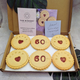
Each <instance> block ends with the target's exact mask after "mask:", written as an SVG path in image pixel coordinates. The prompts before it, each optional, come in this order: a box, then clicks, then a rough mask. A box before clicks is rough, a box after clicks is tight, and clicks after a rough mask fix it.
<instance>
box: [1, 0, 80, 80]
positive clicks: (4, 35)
mask: <svg viewBox="0 0 80 80" xmlns="http://www.w3.org/2000/svg"><path fill="white" fill-rule="evenodd" d="M0 10H1V11H2V15H3V22H2V25H1V28H0V63H1V60H2V57H3V54H4V51H5V48H6V44H7V41H8V38H9V35H10V33H11V31H10V30H9V28H8V17H7V2H6V0H0ZM70 34H71V37H72V42H73V45H74V47H75V49H80V45H79V44H80V40H79V39H80V0H73V11H72V22H71V30H70ZM5 79H6V80H17V79H19V80H26V79H27V80H32V79H33V80H37V79H38V80H39V79H40V80H44V79H46V80H53V77H52V76H50V75H49V74H48V73H10V72H0V80H5Z"/></svg>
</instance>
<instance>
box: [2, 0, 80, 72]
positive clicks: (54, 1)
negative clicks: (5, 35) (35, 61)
mask: <svg viewBox="0 0 80 80" xmlns="http://www.w3.org/2000/svg"><path fill="white" fill-rule="evenodd" d="M72 2H73V1H72V0H60V1H59V0H47V9H57V10H58V14H57V20H61V34H62V35H67V36H68V38H69V40H70V51H71V54H72V56H73V58H74V69H75V70H74V71H78V70H79V69H80V68H79V64H78V61H77V57H76V54H75V50H74V47H73V43H72V40H71V36H70V33H69V32H70V26H71V17H72ZM7 10H8V24H9V29H10V30H11V31H12V32H11V34H10V37H9V40H8V43H7V46H6V49H5V52H4V55H3V59H2V62H1V66H0V70H1V71H6V70H5V67H6V56H7V55H8V54H9V52H10V49H11V40H12V38H13V37H14V35H17V34H19V25H18V14H17V13H16V12H15V11H14V9H13V8H12V9H11V8H10V7H9V5H8V4H7ZM12 72H13V71H12ZM16 72H18V71H16ZM19 72H22V71H19ZM23 72H24V71H23ZM25 72H29V71H25ZM30 72H31V71H30ZM32 72H35V71H32ZM39 72H40V71H39ZM42 72H56V71H44V70H43V71H42ZM61 72H62V71H61ZM67 72H68V71H67ZM71 72H72V71H71Z"/></svg>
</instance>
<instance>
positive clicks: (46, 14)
mask: <svg viewBox="0 0 80 80" xmlns="http://www.w3.org/2000/svg"><path fill="white" fill-rule="evenodd" d="M50 20H51V21H54V20H57V10H56V9H37V10H36V34H37V35H45V25H44V24H45V21H50Z"/></svg>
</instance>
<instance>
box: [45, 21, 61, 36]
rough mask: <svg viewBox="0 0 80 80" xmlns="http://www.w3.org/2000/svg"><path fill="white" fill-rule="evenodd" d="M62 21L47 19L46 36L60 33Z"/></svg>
mask: <svg viewBox="0 0 80 80" xmlns="http://www.w3.org/2000/svg"><path fill="white" fill-rule="evenodd" d="M60 32H61V21H45V36H47V37H53V36H55V35H58V34H60Z"/></svg>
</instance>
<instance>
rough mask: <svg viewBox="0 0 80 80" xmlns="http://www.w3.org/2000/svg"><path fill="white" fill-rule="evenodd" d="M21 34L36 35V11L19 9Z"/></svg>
mask: <svg viewBox="0 0 80 80" xmlns="http://www.w3.org/2000/svg"><path fill="white" fill-rule="evenodd" d="M18 22H19V33H20V34H26V35H28V36H35V35H36V9H31V8H30V9H29V8H18Z"/></svg>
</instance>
